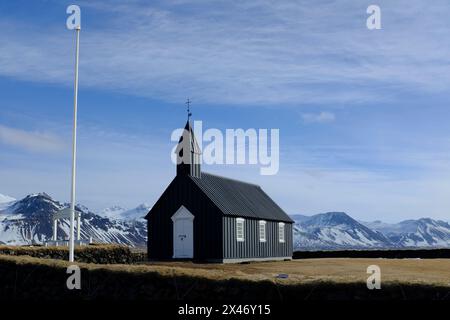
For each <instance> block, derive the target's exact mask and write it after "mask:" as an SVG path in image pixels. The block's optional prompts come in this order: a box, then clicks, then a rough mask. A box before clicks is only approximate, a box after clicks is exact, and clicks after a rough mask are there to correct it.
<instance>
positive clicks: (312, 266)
mask: <svg viewBox="0 0 450 320" xmlns="http://www.w3.org/2000/svg"><path fill="white" fill-rule="evenodd" d="M147 265H148V266H149V268H152V267H155V266H158V267H166V268H174V269H179V270H184V272H188V273H195V274H198V273H199V272H200V273H201V274H204V275H209V276H214V277H215V278H222V279H226V278H238V279H250V280H265V279H274V278H275V277H276V276H277V275H278V274H280V273H284V274H287V275H288V278H287V279H277V281H281V282H283V283H286V284H289V283H292V284H298V283H305V282H311V281H333V282H362V283H365V282H366V279H367V277H368V276H369V275H368V274H367V273H366V272H367V267H368V266H370V265H377V266H379V267H380V269H381V278H382V282H402V283H413V284H433V285H444V286H449V287H450V259H427V260H425V259H355V258H330V259H306V260H293V261H282V262H281V261H279V262H258V263H248V264H196V263H190V262H157V263H149V264H147Z"/></svg>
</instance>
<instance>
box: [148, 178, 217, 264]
mask: <svg viewBox="0 0 450 320" xmlns="http://www.w3.org/2000/svg"><path fill="white" fill-rule="evenodd" d="M181 205H184V206H185V207H186V208H187V209H188V210H189V211H190V212H191V213H192V214H193V215H194V217H195V218H194V259H198V260H204V259H221V258H222V236H221V230H222V213H221V212H220V211H219V210H218V209H217V207H216V206H215V205H214V204H213V203H212V202H211V201H210V200H209V199H208V198H207V197H206V196H205V195H204V194H203V192H201V190H199V188H198V187H197V186H196V185H195V184H194V183H193V182H192V180H190V179H188V178H187V177H184V176H177V177H175V179H174V180H173V181H172V182H171V184H170V185H169V186H168V187H167V189H166V191H164V193H163V194H162V196H161V197H160V199H159V200H158V201H157V202H156V204H155V205H154V207H153V208H152V210H151V211H150V213H149V215H148V216H147V219H148V256H149V258H150V259H171V258H172V255H173V222H172V220H171V217H172V215H173V214H174V213H175V212H176V211H177V210H178V209H179V208H180V206H181Z"/></svg>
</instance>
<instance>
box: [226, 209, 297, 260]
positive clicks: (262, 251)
mask: <svg viewBox="0 0 450 320" xmlns="http://www.w3.org/2000/svg"><path fill="white" fill-rule="evenodd" d="M244 237H245V241H243V242H239V241H237V240H236V218H235V217H229V216H224V217H223V253H224V259H244V258H268V257H292V251H293V246H292V243H293V242H292V224H291V223H285V242H284V243H280V242H279V241H278V221H267V220H266V242H260V241H259V219H258V220H257V219H248V218H246V219H245V223H244Z"/></svg>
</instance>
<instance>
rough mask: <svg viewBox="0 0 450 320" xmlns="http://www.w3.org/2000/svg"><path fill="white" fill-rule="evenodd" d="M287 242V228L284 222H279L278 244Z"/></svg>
mask: <svg viewBox="0 0 450 320" xmlns="http://www.w3.org/2000/svg"><path fill="white" fill-rule="evenodd" d="M285 241H286V228H285V224H284V222H278V242H280V243H284V242H285Z"/></svg>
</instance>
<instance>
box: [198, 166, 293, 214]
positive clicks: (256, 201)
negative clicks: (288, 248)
mask: <svg viewBox="0 0 450 320" xmlns="http://www.w3.org/2000/svg"><path fill="white" fill-rule="evenodd" d="M190 178H191V179H192V181H194V182H195V184H196V185H197V186H199V187H200V189H201V190H202V191H203V192H204V193H205V194H206V196H207V197H208V198H209V199H211V201H212V202H214V204H215V205H216V206H217V207H218V208H219V209H220V210H221V211H222V212H223V214H225V215H230V216H237V217H247V218H255V219H264V220H276V221H284V222H293V221H292V219H291V218H289V216H288V215H287V214H286V212H284V211H283V209H281V208H280V207H279V206H278V205H277V204H276V203H275V202H274V201H273V200H272V199H271V198H270V197H269V196H268V195H267V194H266V193H265V192H264V191H263V190H262V189H261V187H260V186H258V185H255V184H251V183H246V182H242V181H238V180H234V179H229V178H224V177H220V176H216V175H213V174H209V173H204V172H202V174H201V178H195V177H192V176H190Z"/></svg>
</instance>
